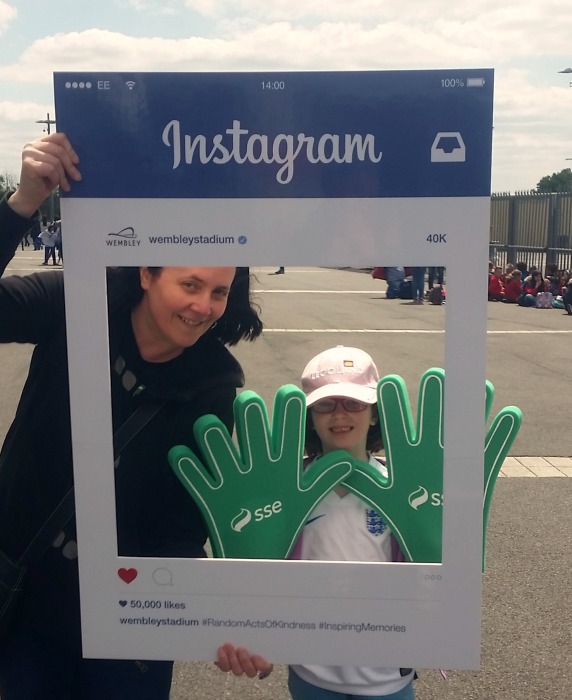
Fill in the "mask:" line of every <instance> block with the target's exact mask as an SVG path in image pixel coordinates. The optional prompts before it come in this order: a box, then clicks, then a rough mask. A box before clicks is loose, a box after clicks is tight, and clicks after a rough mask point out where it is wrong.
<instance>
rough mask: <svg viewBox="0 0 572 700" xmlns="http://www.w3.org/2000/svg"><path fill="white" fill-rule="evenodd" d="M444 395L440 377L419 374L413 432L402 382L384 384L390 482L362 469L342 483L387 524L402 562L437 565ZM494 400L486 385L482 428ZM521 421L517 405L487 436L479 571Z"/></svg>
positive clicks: (381, 403) (434, 372) (381, 401)
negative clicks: (498, 487) (497, 489)
mask: <svg viewBox="0 0 572 700" xmlns="http://www.w3.org/2000/svg"><path fill="white" fill-rule="evenodd" d="M444 389H445V372H444V370H442V369H438V368H433V369H429V370H427V371H426V372H425V373H424V374H423V375H422V377H421V380H420V385H419V395H418V405H417V424H416V426H415V425H414V422H413V417H412V413H411V406H410V403H409V399H408V396H407V389H406V386H405V382H404V381H403V379H402V378H401V377H399V376H397V375H389V376H387V377H383V378H382V379H381V380H380V381H379V383H378V387H377V392H378V411H379V418H380V422H381V432H382V435H383V441H384V444H385V451H386V459H387V465H386V466H387V470H388V478H387V479H385V478H384V477H380V476H379V474H378V473H377V471H376V470H375V469H373V468H372V467H371V466H369V465H368V464H364V463H361V462H360V463H359V464H357V466H356V468H355V470H354V471H353V472H352V474H351V475H350V477H348V478H347V479H346V481H345V482H344V484H343V485H344V486H346V487H347V488H348V489H349V490H351V491H352V492H353V493H355V494H356V495H358V496H359V497H360V498H362V499H363V500H364V501H366V502H367V503H369V504H370V505H371V506H372V507H373V508H374V509H375V510H377V511H378V512H379V513H380V514H381V516H382V517H383V518H385V519H386V521H387V523H388V525H389V527H390V528H391V530H392V531H393V533H394V535H395V537H396V539H397V541H398V542H399V544H400V546H401V549H402V551H403V553H404V555H405V557H406V558H407V559H408V560H409V561H413V562H441V560H442V557H441V549H442V541H441V540H442V522H443V513H442V506H443V421H444ZM493 398H494V387H493V385H492V384H491V383H490V382H487V384H486V405H485V421H487V420H488V416H489V413H490V409H491V406H492V402H493ZM521 418H522V416H521V412H520V410H519V409H518V408H516V407H515V406H508V407H506V408H503V409H502V410H501V411H500V412H499V413H498V415H497V416H496V417H495V419H494V421H493V423H492V425H491V426H490V428H489V430H488V431H487V434H486V440H485V451H484V519H483V568H484V556H485V537H486V527H487V522H488V514H489V509H490V504H491V501H492V496H493V490H494V484H495V481H496V477H497V475H498V472H499V470H500V468H501V466H502V463H503V461H504V459H505V457H506V455H507V454H508V451H509V450H510V447H511V446H512V443H513V442H514V439H515V438H516V435H517V434H518V431H519V429H520V424H521Z"/></svg>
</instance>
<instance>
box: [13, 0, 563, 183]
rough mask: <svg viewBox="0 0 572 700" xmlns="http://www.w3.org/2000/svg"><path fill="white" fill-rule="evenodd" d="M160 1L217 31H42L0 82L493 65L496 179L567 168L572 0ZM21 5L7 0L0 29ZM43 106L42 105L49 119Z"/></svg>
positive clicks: (148, 7) (139, 1)
mask: <svg viewBox="0 0 572 700" xmlns="http://www.w3.org/2000/svg"><path fill="white" fill-rule="evenodd" d="M122 1H123V2H124V3H125V2H127V3H128V4H129V6H130V7H131V8H132V10H133V11H137V12H138V13H141V14H142V15H144V14H145V13H147V14H149V15H152V14H153V13H154V12H157V11H158V7H159V5H160V4H161V3H158V0H122ZM162 6H163V7H164V8H165V9H168V10H169V11H176V10H179V11H180V10H182V9H183V6H186V7H187V9H189V10H194V11H195V12H199V13H201V14H203V15H205V16H208V17H210V18H212V19H214V20H215V23H214V24H213V28H212V32H211V35H210V36H209V37H203V36H189V37H186V38H182V39H166V38H161V37H152V36H150V37H134V36H129V35H128V34H124V33H120V32H113V31H108V30H104V29H88V30H85V31H78V32H69V33H60V34H56V35H52V36H45V37H43V38H40V39H37V40H36V41H34V42H33V43H30V44H29V46H28V48H27V49H26V50H25V51H24V52H23V53H22V54H21V55H20V56H19V57H18V58H17V59H16V60H15V61H13V62H12V63H11V64H4V65H0V80H3V81H5V85H6V86H9V84H10V82H13V83H15V84H18V85H19V86H20V87H22V86H25V85H26V84H28V85H30V86H32V85H34V90H36V91H40V90H44V91H45V93H42V94H43V95H44V96H45V99H49V95H50V91H51V83H52V72H53V71H97V70H101V71H116V70H124V71H130V70H141V71H150V70H162V71H196V70H265V71H268V70H273V69H274V70H277V69H282V70H353V69H420V68H447V67H455V68H457V67H459V66H466V67H491V66H492V67H495V68H496V89H495V136H494V149H495V151H494V153H495V169H494V179H495V180H498V179H499V175H500V176H502V177H503V178H505V177H506V181H510V179H511V177H512V180H513V181H514V182H515V183H516V184H513V185H512V187H513V188H516V187H520V188H524V187H529V186H534V184H535V183H536V181H537V180H538V179H539V178H540V177H541V176H542V175H543V174H546V172H545V171H546V167H543V166H542V162H543V154H544V161H545V162H550V164H551V166H550V167H554V170H559V169H562V167H565V166H566V163H562V164H561V167H558V165H559V162H558V161H559V159H561V160H562V159H563V158H564V157H566V156H572V142H571V138H572V134H571V133H570V114H572V104H571V101H572V89H568V87H567V86H568V79H567V78H566V77H565V76H557V75H556V70H558V69H559V68H564V67H565V66H566V65H570V36H572V12H570V9H569V0H503V2H502V3H499V2H498V0H470V1H469V0H459V2H457V3H455V4H453V5H451V4H450V2H449V0H409V2H407V3H395V2H394V1H393V0H392V1H391V2H389V0H354V2H352V3H348V2H347V0H343V1H342V0H327V1H326V0H273V1H272V2H268V0H186V2H183V0H170V2H165V3H162ZM15 12H16V11H15V9H13V8H12V7H11V6H9V5H8V4H7V3H6V2H3V1H2V0H0V32H1V31H2V28H3V27H5V26H7V23H8V22H10V21H11V20H12V19H13V17H14V16H15ZM325 17H327V18H328V20H327V21H324V18H325ZM150 26H151V31H152V23H151V24H150ZM549 62H554V63H555V64H556V67H550V66H549V65H548V63H549ZM560 62H561V65H560ZM537 65H538V71H536V72H537V74H535V68H536V66H537ZM514 66H519V67H521V66H528V67H529V69H530V70H529V71H525V70H514ZM540 68H543V69H544V70H547V71H549V72H550V71H552V72H553V74H554V75H552V76H551V77H552V78H553V79H552V83H553V86H552V87H551V86H550V85H545V86H539V85H538V84H535V83H538V82H539V81H540V82H543V81H544V82H550V80H551V77H548V78H547V77H545V76H541V75H540ZM560 78H562V80H560ZM557 85H559V86H561V87H554V86H557ZM36 86H37V87H36ZM6 104H8V103H4V107H1V106H0V119H1V120H2V123H6V121H7V120H8V119H14V117H8V116H7V114H6V112H5V109H6ZM11 109H12V110H13V109H15V108H14V107H12V108H11ZM23 109H25V108H23ZM52 109H53V108H52ZM34 110H35V111H34V115H33V117H34V119H38V112H37V110H36V108H34ZM45 112H46V109H45V108H44V107H42V109H41V111H40V113H39V114H40V117H41V116H43V114H45ZM12 114H14V112H13V111H12ZM30 116H31V115H30ZM22 119H23V120H24V121H26V120H28V119H29V117H28V115H25V116H22ZM26 138H28V137H26ZM1 152H2V151H1V150H0V153H1ZM547 154H548V155H547ZM499 163H502V166H501V165H499ZM552 164H554V165H553V166H552ZM537 170H539V171H540V172H539V174H538V177H536V175H534V176H533V177H535V178H536V179H535V180H534V182H529V180H530V178H531V174H530V173H536V171H537ZM511 171H512V172H511ZM526 178H528V181H527V182H524V180H525V179H526ZM495 186H496V187H497V189H498V187H499V186H498V185H495ZM500 186H501V187H503V188H505V187H506V185H500Z"/></svg>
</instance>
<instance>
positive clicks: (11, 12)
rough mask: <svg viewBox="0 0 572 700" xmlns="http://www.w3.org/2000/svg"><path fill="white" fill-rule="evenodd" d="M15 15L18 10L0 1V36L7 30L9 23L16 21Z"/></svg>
mask: <svg viewBox="0 0 572 700" xmlns="http://www.w3.org/2000/svg"><path fill="white" fill-rule="evenodd" d="M17 15H18V10H17V9H16V8H15V7H12V5H8V3H7V2H3V0H0V34H3V33H4V32H5V31H6V30H7V29H8V27H9V26H10V23H11V22H12V21H13V20H14V19H16V16H17Z"/></svg>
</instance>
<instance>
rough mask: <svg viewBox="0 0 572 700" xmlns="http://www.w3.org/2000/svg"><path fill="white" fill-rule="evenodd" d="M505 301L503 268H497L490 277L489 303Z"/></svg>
mask: <svg viewBox="0 0 572 700" xmlns="http://www.w3.org/2000/svg"><path fill="white" fill-rule="evenodd" d="M503 300H504V284H503V282H502V267H498V266H497V267H495V269H494V271H493V274H492V275H491V276H490V277H489V301H503Z"/></svg>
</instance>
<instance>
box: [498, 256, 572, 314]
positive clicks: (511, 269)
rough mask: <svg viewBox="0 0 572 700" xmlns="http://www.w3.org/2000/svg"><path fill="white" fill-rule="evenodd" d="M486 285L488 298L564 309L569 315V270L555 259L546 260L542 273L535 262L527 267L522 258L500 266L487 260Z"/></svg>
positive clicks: (571, 299) (571, 309)
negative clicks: (550, 261) (487, 273)
mask: <svg viewBox="0 0 572 700" xmlns="http://www.w3.org/2000/svg"><path fill="white" fill-rule="evenodd" d="M488 285H489V286H488V299H489V301H501V302H504V303H505V304H518V305H519V306H529V307H536V308H556V309H566V311H567V312H568V314H570V315H571V316H572V274H571V272H570V270H559V269H558V266H557V265H556V264H555V263H548V264H547V265H546V269H545V273H544V275H542V273H541V271H540V270H539V269H538V268H537V267H536V266H531V267H530V269H527V265H526V263H524V262H518V263H516V265H513V264H512V263H508V264H507V265H506V267H505V268H504V269H503V268H502V267H500V266H498V265H495V264H494V263H492V262H489V282H488Z"/></svg>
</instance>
